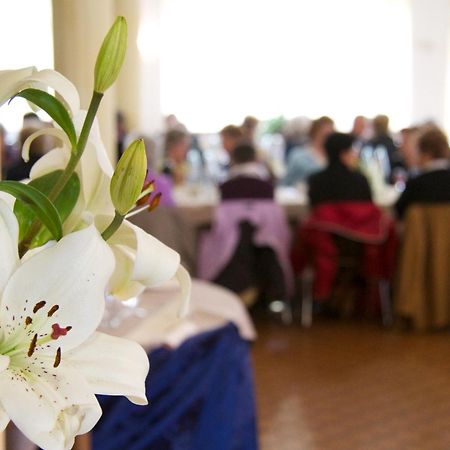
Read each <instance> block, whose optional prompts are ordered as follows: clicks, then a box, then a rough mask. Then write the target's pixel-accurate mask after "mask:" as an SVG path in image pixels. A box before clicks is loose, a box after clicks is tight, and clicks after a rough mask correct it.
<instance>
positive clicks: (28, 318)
mask: <svg viewBox="0 0 450 450" xmlns="http://www.w3.org/2000/svg"><path fill="white" fill-rule="evenodd" d="M32 322H33V319H32V318H31V317H30V316H27V317H26V318H25V326H26V327H27V326H28V325H30V323H32Z"/></svg>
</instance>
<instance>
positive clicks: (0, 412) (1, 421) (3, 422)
mask: <svg viewBox="0 0 450 450" xmlns="http://www.w3.org/2000/svg"><path fill="white" fill-rule="evenodd" d="M9 420H10V419H9V416H8V414H6V411H5V410H4V409H3V407H2V406H1V405H0V433H1V432H3V431H5V428H6V427H7V425H8V423H9Z"/></svg>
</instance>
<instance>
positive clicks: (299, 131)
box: [282, 116, 311, 161]
mask: <svg viewBox="0 0 450 450" xmlns="http://www.w3.org/2000/svg"><path fill="white" fill-rule="evenodd" d="M310 128H311V120H310V119H308V118H307V117H304V116H298V117H294V118H293V119H291V120H288V121H287V122H286V123H285V124H284V126H283V129H282V135H283V138H284V141H285V143H286V146H285V151H284V159H285V161H289V157H290V154H291V152H292V151H293V150H295V149H296V148H297V147H302V146H304V145H305V144H306V143H307V141H308V133H309V130H310Z"/></svg>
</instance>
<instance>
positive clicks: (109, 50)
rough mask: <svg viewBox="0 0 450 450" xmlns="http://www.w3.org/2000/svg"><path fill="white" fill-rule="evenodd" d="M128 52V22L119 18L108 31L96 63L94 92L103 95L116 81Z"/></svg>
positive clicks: (123, 18)
mask: <svg viewBox="0 0 450 450" xmlns="http://www.w3.org/2000/svg"><path fill="white" fill-rule="evenodd" d="M126 50H127V21H126V20H125V17H122V16H119V17H117V19H116V20H115V22H114V24H113V26H112V27H111V28H110V30H109V31H108V34H107V35H106V37H105V39H104V40H103V44H102V46H101V48H100V51H99V52H98V56H97V61H96V63H95V73H94V91H95V92H98V93H100V94H103V93H104V92H105V91H106V89H108V88H109V87H110V86H111V85H112V84H113V83H114V81H116V79H117V77H118V75H119V72H120V68H121V67H122V64H123V60H124V59H125V53H126Z"/></svg>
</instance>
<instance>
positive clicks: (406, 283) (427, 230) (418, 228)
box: [394, 204, 450, 330]
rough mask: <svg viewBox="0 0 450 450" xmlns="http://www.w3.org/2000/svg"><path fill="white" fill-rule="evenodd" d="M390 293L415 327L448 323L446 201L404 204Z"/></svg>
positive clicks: (449, 212) (449, 209) (449, 227)
mask: <svg viewBox="0 0 450 450" xmlns="http://www.w3.org/2000/svg"><path fill="white" fill-rule="evenodd" d="M394 295H395V296H394V305H395V312H396V314H397V315H399V316H401V317H405V318H408V319H410V320H411V321H412V324H413V326H414V327H415V328H416V329H418V330H427V329H431V328H442V327H446V326H448V325H450V205H448V204H418V205H412V206H410V207H409V208H408V210H407V212H406V216H405V230H404V236H403V242H402V247H401V252H400V258H399V264H398V271H397V279H396V286H395V294H394Z"/></svg>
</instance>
